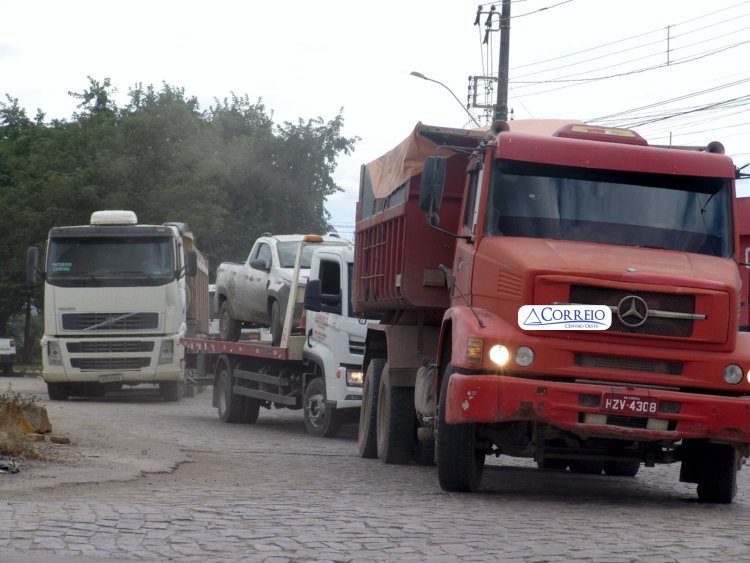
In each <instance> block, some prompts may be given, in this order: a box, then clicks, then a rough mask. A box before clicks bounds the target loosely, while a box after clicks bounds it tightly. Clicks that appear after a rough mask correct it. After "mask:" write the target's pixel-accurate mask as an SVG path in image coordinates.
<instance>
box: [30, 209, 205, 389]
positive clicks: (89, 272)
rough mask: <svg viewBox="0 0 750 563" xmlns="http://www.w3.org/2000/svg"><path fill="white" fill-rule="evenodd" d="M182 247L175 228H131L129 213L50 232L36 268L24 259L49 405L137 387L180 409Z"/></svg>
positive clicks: (181, 228)
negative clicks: (35, 290) (39, 286)
mask: <svg viewBox="0 0 750 563" xmlns="http://www.w3.org/2000/svg"><path fill="white" fill-rule="evenodd" d="M183 237H188V240H189V243H190V244H188V245H186V244H185V243H186V240H184V238H183ZM185 246H188V247H190V246H192V235H190V234H189V233H188V232H187V231H186V226H185V225H184V224H181V223H167V224H164V225H139V224H138V221H137V218H136V215H135V213H133V212H131V211H97V212H94V213H93V214H92V215H91V222H90V224H89V225H80V226H69V227H54V228H52V229H51V230H50V232H49V238H48V240H47V249H46V258H45V260H44V264H43V266H42V267H41V268H40V267H39V266H38V262H39V249H38V248H36V247H32V248H30V249H29V251H28V255H27V278H28V279H29V281H30V282H32V283H33V282H37V283H38V282H40V281H43V282H44V336H43V337H42V339H41V345H42V363H43V369H42V375H43V377H44V380H45V381H46V382H47V389H48V392H49V398H50V399H51V400H57V401H64V400H66V399H68V397H69V396H102V395H104V393H106V392H107V391H110V390H119V389H120V388H122V386H123V385H130V386H132V385H138V384H142V383H152V384H158V386H159V392H160V394H161V396H162V397H163V398H164V399H165V400H167V401H176V400H179V398H180V388H181V385H182V383H183V382H184V373H183V366H182V363H183V355H184V348H183V347H182V345H181V343H180V339H181V338H182V337H183V336H185V335H186V332H187V327H188V320H187V317H186V312H187V306H188V299H189V298H190V296H189V294H188V289H187V283H186V276H195V274H196V271H197V262H198V254H197V252H196V251H195V250H187V252H186V249H185ZM206 287H207V281H206ZM196 297H198V296H197V295H196ZM205 300H206V301H207V290H206V299H205Z"/></svg>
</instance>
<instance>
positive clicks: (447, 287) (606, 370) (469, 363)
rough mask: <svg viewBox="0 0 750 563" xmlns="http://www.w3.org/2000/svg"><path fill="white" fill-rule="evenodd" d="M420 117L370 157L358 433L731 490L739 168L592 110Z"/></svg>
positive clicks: (715, 496)
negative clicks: (660, 474)
mask: <svg viewBox="0 0 750 563" xmlns="http://www.w3.org/2000/svg"><path fill="white" fill-rule="evenodd" d="M488 129H489V130H487V131H480V130H463V129H449V128H444V127H433V126H428V125H423V124H418V125H417V127H416V128H415V130H414V131H413V132H412V134H411V135H410V136H409V137H408V138H407V139H406V140H405V141H403V142H402V143H401V144H400V145H398V146H397V147H396V148H394V149H393V150H392V151H390V152H389V153H387V154H386V155H384V156H383V157H381V158H379V159H377V160H375V161H373V162H371V163H369V164H367V165H365V166H363V167H362V172H361V182H360V195H359V201H358V203H357V215H356V219H357V224H356V235H355V236H356V245H355V246H356V259H355V272H354V278H355V279H354V281H355V288H354V295H355V298H354V308H355V310H356V311H358V312H360V313H377V314H380V315H382V317H381V318H382V321H381V323H380V324H378V325H372V326H371V327H370V328H369V329H368V333H367V339H366V347H365V357H364V366H365V381H364V390H363V407H362V410H361V416H360V424H359V439H358V447H359V453H360V455H361V456H362V457H376V456H377V457H379V458H380V459H381V460H382V461H384V462H386V463H410V462H412V461H417V462H424V463H436V465H437V472H438V478H439V482H440V486H441V487H442V488H443V489H444V490H448V491H474V490H476V489H477V488H478V487H479V486H480V481H481V477H482V472H483V468H484V464H485V459H486V456H488V455H496V456H500V455H508V456H517V457H527V458H533V459H535V460H536V462H537V464H538V466H539V467H540V468H545V469H559V470H567V469H569V470H570V471H575V472H583V473H602V472H604V473H605V474H608V475H624V476H632V475H635V474H636V473H637V472H638V470H639V468H640V467H641V465H645V466H646V467H651V466H653V465H654V464H663V463H673V462H680V463H681V469H680V480H681V481H683V482H688V483H696V484H697V485H698V486H697V494H698V498H699V499H700V500H701V501H705V502H720V503H728V502H731V501H732V499H733V498H734V496H735V494H736V478H737V471H738V469H739V468H740V467H741V465H742V462H743V461H744V459H745V458H746V457H747V456H748V443H750V381H749V380H748V369H750V334H748V333H745V332H740V331H739V321H740V317H739V315H740V300H741V298H742V295H741V293H742V290H741V281H740V274H739V269H738V261H740V260H742V258H741V257H740V256H739V236H738V230H737V225H738V221H737V219H736V210H735V207H734V206H735V203H734V202H735V193H734V190H735V184H734V182H735V176H736V173H737V172H736V168H735V166H734V164H733V163H732V161H731V159H730V158H729V157H727V156H725V155H724V154H723V147H722V146H721V144H720V143H715V142H714V143H711V144H709V145H708V146H706V147H679V148H677V147H671V148H667V147H657V146H649V145H648V143H647V142H646V140H645V139H643V138H642V137H641V136H639V135H638V134H637V133H635V132H634V131H631V130H625V129H611V128H601V127H593V126H589V125H586V124H584V123H582V122H571V121H558V120H528V121H521V120H519V121H510V122H502V121H499V122H496V123H495V124H494V125H493V126H492V127H491V128H488Z"/></svg>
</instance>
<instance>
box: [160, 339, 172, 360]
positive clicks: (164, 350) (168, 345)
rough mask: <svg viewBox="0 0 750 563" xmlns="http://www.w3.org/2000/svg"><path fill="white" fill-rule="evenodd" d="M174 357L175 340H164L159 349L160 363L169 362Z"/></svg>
mask: <svg viewBox="0 0 750 563" xmlns="http://www.w3.org/2000/svg"><path fill="white" fill-rule="evenodd" d="M173 357H174V342H173V341H172V340H162V341H161V348H160V349H159V363H160V364H169V363H171V362H172V358H173Z"/></svg>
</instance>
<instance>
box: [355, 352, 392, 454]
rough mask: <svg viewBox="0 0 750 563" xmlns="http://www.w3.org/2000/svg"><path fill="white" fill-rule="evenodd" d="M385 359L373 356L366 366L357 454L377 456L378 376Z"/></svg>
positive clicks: (381, 372)
mask: <svg viewBox="0 0 750 563" xmlns="http://www.w3.org/2000/svg"><path fill="white" fill-rule="evenodd" d="M384 366H385V360H383V359H382V358H375V359H374V360H372V361H371V362H370V363H369V364H368V366H367V372H365V381H364V387H363V389H362V407H361V408H360V409H359V432H358V435H357V449H358V450H359V456H360V457H364V458H374V457H377V456H378V441H377V440H378V438H377V421H378V409H377V404H378V392H379V391H380V377H381V375H382V374H383V367H384Z"/></svg>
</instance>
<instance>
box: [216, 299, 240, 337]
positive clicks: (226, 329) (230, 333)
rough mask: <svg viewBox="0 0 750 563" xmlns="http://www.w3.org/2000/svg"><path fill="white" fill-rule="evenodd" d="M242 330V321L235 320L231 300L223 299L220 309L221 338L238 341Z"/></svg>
mask: <svg viewBox="0 0 750 563" xmlns="http://www.w3.org/2000/svg"><path fill="white" fill-rule="evenodd" d="M241 332H242V323H240V322H239V321H237V320H235V319H234V317H233V316H232V310H231V309H230V307H229V301H222V303H221V309H219V338H220V339H221V340H224V341H227V342H237V341H238V340H239V339H240V333H241Z"/></svg>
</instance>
